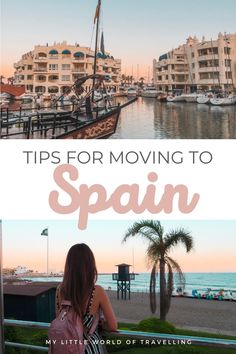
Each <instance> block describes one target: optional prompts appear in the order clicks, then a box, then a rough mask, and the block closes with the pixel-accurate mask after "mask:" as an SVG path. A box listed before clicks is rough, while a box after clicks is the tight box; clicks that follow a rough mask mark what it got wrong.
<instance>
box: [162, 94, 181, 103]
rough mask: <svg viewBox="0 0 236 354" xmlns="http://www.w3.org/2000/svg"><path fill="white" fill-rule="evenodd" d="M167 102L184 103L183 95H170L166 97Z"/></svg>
mask: <svg viewBox="0 0 236 354" xmlns="http://www.w3.org/2000/svg"><path fill="white" fill-rule="evenodd" d="M166 100H167V102H186V101H185V95H175V94H171V95H168V96H167V97H166Z"/></svg>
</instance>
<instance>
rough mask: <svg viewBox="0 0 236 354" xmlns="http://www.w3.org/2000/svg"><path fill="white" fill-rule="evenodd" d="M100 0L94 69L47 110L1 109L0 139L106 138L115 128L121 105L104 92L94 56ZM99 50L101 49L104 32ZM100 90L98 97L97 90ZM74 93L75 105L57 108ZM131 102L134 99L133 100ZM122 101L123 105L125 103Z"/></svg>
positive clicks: (78, 80) (102, 49) (96, 18)
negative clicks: (22, 110)
mask: <svg viewBox="0 0 236 354" xmlns="http://www.w3.org/2000/svg"><path fill="white" fill-rule="evenodd" d="M100 9H101V0H98V5H97V8H96V13H95V18H94V23H96V40H95V53H94V69H93V70H94V72H93V74H92V75H87V76H84V77H80V78H78V79H77V80H76V81H75V82H74V84H73V85H72V86H71V87H70V88H68V90H66V92H64V93H63V94H62V95H61V96H60V97H59V98H58V99H57V100H56V101H54V103H53V106H52V107H51V108H50V109H40V110H35V111H33V110H29V112H26V111H24V114H22V112H21V111H18V112H10V110H9V109H7V108H6V109H1V119H0V138H5V139H9V138H15V139H17V138H18V139H19V138H20V139H33V138H36V139H50V138H52V139H53V138H54V139H97V138H105V137H108V136H110V135H112V134H113V133H114V132H115V131H116V127H117V123H118V119H119V115H120V111H121V108H122V106H120V105H112V102H111V100H109V97H108V95H107V92H106V85H105V82H106V80H109V78H108V77H106V76H104V75H98V74H97V73H96V70H97V58H98V56H99V53H98V37H99V20H100V12H101V11H100ZM100 50H101V51H102V52H104V43H103V35H102V41H101V48H100ZM87 80H90V82H91V81H92V83H93V84H92V88H91V89H90V90H89V91H88V92H87V91H86V90H85V88H84V87H85V83H86V81H87ZM99 90H100V92H103V94H102V95H101V97H97V95H96V92H98V91H99ZM68 94H73V95H74V98H75V102H76V103H75V104H73V107H71V109H69V110H68V109H63V106H62V107H60V109H58V106H59V104H60V102H63V99H64V97H66V96H67V95H68ZM132 101H133V100H132ZM126 104H127V103H125V104H124V105H126Z"/></svg>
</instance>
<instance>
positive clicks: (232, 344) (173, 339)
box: [4, 319, 236, 352]
mask: <svg viewBox="0 0 236 354" xmlns="http://www.w3.org/2000/svg"><path fill="white" fill-rule="evenodd" d="M4 326H13V327H24V328H36V329H44V330H47V329H48V328H49V326H50V324H49V323H44V322H29V321H17V320H7V319H5V320H4ZM104 335H105V336H112V337H116V338H122V337H126V338H127V337H128V338H132V339H139V340H140V343H142V341H143V342H144V341H145V340H155V342H156V344H157V345H158V344H165V342H166V343H168V344H171V343H172V344H175V345H176V344H180V345H181V344H187V345H197V346H208V347H209V346H210V347H217V348H229V349H230V348H232V349H236V340H229V339H219V338H204V337H194V336H183V335H174V334H164V333H149V332H137V331H123V330H121V331H117V332H107V333H104ZM5 346H6V347H15V348H22V349H23V348H24V349H31V350H38V351H42V352H48V348H47V347H41V346H35V345H29V344H22V343H14V342H5Z"/></svg>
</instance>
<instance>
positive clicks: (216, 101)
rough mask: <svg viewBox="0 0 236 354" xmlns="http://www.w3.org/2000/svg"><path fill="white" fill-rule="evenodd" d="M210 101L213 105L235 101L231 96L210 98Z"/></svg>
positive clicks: (225, 104)
mask: <svg viewBox="0 0 236 354" xmlns="http://www.w3.org/2000/svg"><path fill="white" fill-rule="evenodd" d="M210 102H211V104H212V105H214V106H231V105H233V104H235V103H236V99H235V98H233V97H227V98H211V99H210Z"/></svg>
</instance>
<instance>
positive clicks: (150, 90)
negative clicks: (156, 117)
mask: <svg viewBox="0 0 236 354" xmlns="http://www.w3.org/2000/svg"><path fill="white" fill-rule="evenodd" d="M157 94H158V91H157V89H156V88H155V87H152V86H147V87H145V88H144V89H143V90H142V92H141V96H142V97H149V98H156V97H157Z"/></svg>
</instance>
